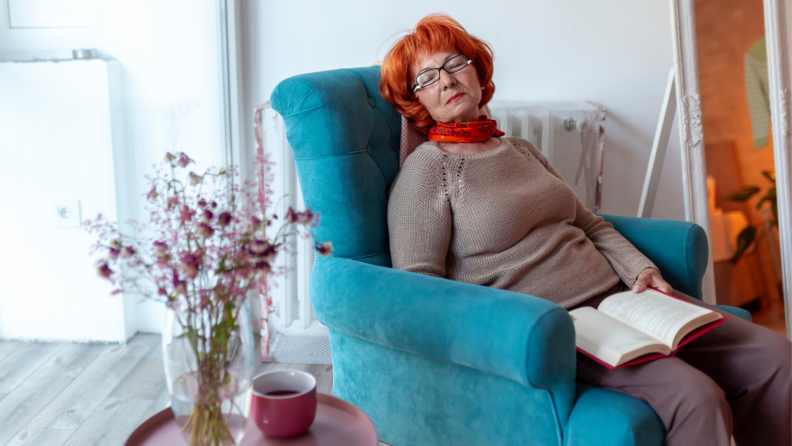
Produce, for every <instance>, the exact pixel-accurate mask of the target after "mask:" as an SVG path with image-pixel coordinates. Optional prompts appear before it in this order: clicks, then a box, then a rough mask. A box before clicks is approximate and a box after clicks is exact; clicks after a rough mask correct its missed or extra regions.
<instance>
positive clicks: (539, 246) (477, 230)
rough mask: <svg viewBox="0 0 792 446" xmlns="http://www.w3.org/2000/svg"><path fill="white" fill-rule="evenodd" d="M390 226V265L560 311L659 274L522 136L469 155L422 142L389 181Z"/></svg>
mask: <svg viewBox="0 0 792 446" xmlns="http://www.w3.org/2000/svg"><path fill="white" fill-rule="evenodd" d="M388 229H389V230H390V249H391V258H392V260H393V267H394V268H397V269H401V270H405V271H413V272H416V273H421V274H426V275H430V276H437V277H445V278H448V279H451V280H456V281H461V282H467V283H472V284H477V285H484V286H489V287H493V288H500V289H505V290H511V291H516V292H519V293H524V294H530V295H532V296H537V297H541V298H544V299H547V300H549V301H552V302H555V303H557V304H559V305H561V306H562V307H564V308H569V307H571V306H574V305H576V304H578V303H580V302H582V301H584V300H586V299H587V298H589V297H592V296H595V295H597V294H599V293H601V292H603V291H605V290H607V289H608V288H610V287H612V286H613V285H615V284H616V283H618V282H619V280H620V279H621V280H622V281H623V282H624V283H626V284H627V285H629V286H632V285H633V282H635V279H636V278H637V277H638V274H639V273H640V272H641V271H643V270H644V269H645V268H650V267H651V268H656V266H655V265H654V264H653V263H652V262H651V261H650V260H649V259H647V258H646V257H645V256H644V255H643V254H641V253H640V252H639V251H638V250H637V249H636V248H635V247H634V246H633V245H632V244H631V243H630V242H629V241H627V240H626V239H625V238H624V237H622V236H621V235H620V234H619V233H618V232H616V230H615V229H613V226H612V225H611V224H610V223H607V222H605V221H603V219H602V217H599V216H597V215H595V214H594V213H593V212H591V211H590V210H588V209H587V208H586V207H585V206H584V205H583V203H581V202H580V200H579V199H578V198H577V197H576V196H575V193H574V192H573V191H572V189H571V188H570V187H569V186H568V185H567V183H566V182H564V180H563V179H562V178H561V175H560V174H559V173H558V172H557V171H556V170H555V169H554V168H553V166H552V165H550V164H549V163H548V162H547V159H546V158H545V157H544V155H542V153H541V152H540V151H539V150H538V149H537V148H536V146H534V145H533V144H531V143H530V142H528V141H526V140H524V139H522V138H502V139H501V145H500V146H499V147H498V148H496V149H493V150H490V151H487V152H483V153H476V154H455V153H449V152H445V151H443V150H442V149H440V148H439V147H438V146H437V145H436V143H434V142H432V141H429V142H427V143H424V144H422V145H421V146H420V147H418V148H417V149H416V150H415V152H413V153H412V154H411V155H410V156H409V157H408V158H407V160H406V161H405V162H404V166H403V167H402V169H401V171H400V172H399V174H398V176H397V177H396V180H395V181H394V182H393V186H392V187H391V193H390V199H389V202H388Z"/></svg>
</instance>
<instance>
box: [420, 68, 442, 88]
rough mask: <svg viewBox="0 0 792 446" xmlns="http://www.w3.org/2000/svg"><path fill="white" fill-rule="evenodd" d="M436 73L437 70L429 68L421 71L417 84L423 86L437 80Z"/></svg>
mask: <svg viewBox="0 0 792 446" xmlns="http://www.w3.org/2000/svg"><path fill="white" fill-rule="evenodd" d="M437 73H438V71H437V70H429V71H426V72H424V73H421V75H420V76H418V85H420V86H421V87H425V86H427V85H429V84H431V83H434V82H437V79H438V78H439V77H438V75H437Z"/></svg>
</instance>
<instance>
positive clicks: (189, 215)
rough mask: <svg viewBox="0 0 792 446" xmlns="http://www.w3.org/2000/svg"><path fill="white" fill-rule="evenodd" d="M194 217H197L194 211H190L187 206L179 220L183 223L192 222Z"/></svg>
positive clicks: (183, 208)
mask: <svg viewBox="0 0 792 446" xmlns="http://www.w3.org/2000/svg"><path fill="white" fill-rule="evenodd" d="M194 216H195V211H194V210H192V209H190V208H189V207H188V206H187V205H184V206H182V209H181V215H179V220H180V221H181V222H182V223H185V222H188V221H190V220H192V218H193V217H194Z"/></svg>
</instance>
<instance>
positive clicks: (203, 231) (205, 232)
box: [195, 223, 214, 238]
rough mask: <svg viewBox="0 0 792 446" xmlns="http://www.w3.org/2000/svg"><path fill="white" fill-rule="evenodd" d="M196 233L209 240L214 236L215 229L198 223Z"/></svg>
mask: <svg viewBox="0 0 792 446" xmlns="http://www.w3.org/2000/svg"><path fill="white" fill-rule="evenodd" d="M195 232H197V233H198V234H199V235H200V236H201V237H203V238H209V237H211V236H212V234H214V229H212V227H211V226H209V225H207V224H206V223H198V226H196V227H195Z"/></svg>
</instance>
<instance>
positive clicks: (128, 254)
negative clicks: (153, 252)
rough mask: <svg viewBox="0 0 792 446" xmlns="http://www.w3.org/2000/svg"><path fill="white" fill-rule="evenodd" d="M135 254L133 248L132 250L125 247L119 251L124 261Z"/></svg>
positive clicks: (129, 247)
mask: <svg viewBox="0 0 792 446" xmlns="http://www.w3.org/2000/svg"><path fill="white" fill-rule="evenodd" d="M135 252H136V251H135V248H133V247H131V246H127V247H126V248H124V250H123V251H121V257H122V258H125V259H128V258H130V257H132V256H133V255H135Z"/></svg>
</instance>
